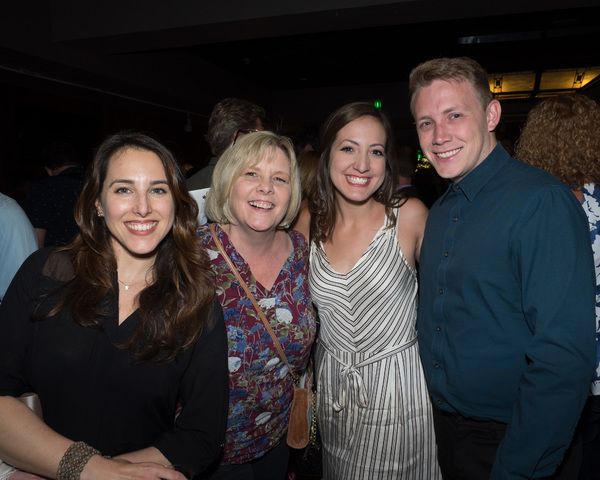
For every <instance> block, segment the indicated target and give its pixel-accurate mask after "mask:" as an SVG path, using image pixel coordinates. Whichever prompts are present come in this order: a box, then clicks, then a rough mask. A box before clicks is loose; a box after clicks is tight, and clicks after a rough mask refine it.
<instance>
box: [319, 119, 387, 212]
mask: <svg viewBox="0 0 600 480" xmlns="http://www.w3.org/2000/svg"><path fill="white" fill-rule="evenodd" d="M386 140H387V139H386V135H385V130H384V129H383V126H382V125H381V123H380V122H379V120H377V119H376V118H374V117H371V116H364V117H360V118H357V119H356V120H353V121H352V122H350V123H348V124H347V125H346V126H344V127H343V128H342V129H340V131H339V132H338V133H337V135H336V137H335V140H334V142H333V145H332V147H331V157H330V158H331V160H330V165H329V175H330V177H331V181H332V183H333V185H334V187H335V189H336V193H337V196H338V197H341V198H343V199H345V200H347V201H349V202H352V203H362V202H365V201H367V200H369V199H370V198H371V197H372V196H373V194H374V193H375V192H376V191H377V189H378V188H379V187H380V186H381V184H382V183H383V180H384V178H385V162H386V158H385V153H386V152H385V145H386Z"/></svg>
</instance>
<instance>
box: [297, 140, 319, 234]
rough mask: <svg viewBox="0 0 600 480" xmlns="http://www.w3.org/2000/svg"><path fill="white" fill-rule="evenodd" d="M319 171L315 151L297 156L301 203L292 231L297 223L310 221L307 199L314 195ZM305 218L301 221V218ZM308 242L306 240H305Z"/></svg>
mask: <svg viewBox="0 0 600 480" xmlns="http://www.w3.org/2000/svg"><path fill="white" fill-rule="evenodd" d="M318 170H319V154H318V153H317V152H316V151H315V150H307V151H305V152H302V153H301V154H300V155H298V172H299V173H300V185H301V187H302V202H300V211H299V213H298V217H296V220H294V222H292V227H291V228H292V229H294V230H298V228H297V227H298V224H299V222H300V223H302V222H307V221H310V215H309V213H308V204H309V198H311V197H312V196H313V195H315V193H316V190H317V172H318ZM303 217H304V218H305V219H304V220H302V218H303ZM307 240H308V238H307Z"/></svg>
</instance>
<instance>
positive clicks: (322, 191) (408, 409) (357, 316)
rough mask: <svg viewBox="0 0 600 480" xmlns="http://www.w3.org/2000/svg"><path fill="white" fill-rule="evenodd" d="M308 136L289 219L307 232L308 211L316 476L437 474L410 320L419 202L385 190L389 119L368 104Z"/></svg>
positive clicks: (345, 479)
mask: <svg viewBox="0 0 600 480" xmlns="http://www.w3.org/2000/svg"><path fill="white" fill-rule="evenodd" d="M320 142H321V143H320V163H319V170H318V173H317V185H316V191H317V192H318V194H316V195H314V196H313V197H311V198H310V208H309V209H305V212H306V211H308V210H309V211H310V214H308V215H303V217H302V218H301V221H300V222H299V224H298V228H300V229H303V228H304V230H303V231H302V233H303V234H304V235H305V237H306V238H308V237H309V231H308V228H307V227H304V226H305V225H307V223H308V222H307V221H306V218H307V217H308V218H309V222H310V235H311V238H312V241H311V255H310V274H309V286H310V291H311V295H312V297H313V302H314V304H315V306H316V309H317V313H318V316H319V321H320V330H319V339H318V342H317V344H316V366H317V377H316V384H317V389H318V396H317V416H318V422H317V423H318V425H319V428H320V433H321V441H322V446H323V474H324V478H326V479H328V480H336V479H339V480H352V479H355V480H364V479H367V478H368V479H370V480H373V479H397V478H403V479H412V480H419V479H428V480H434V479H438V478H440V476H439V468H438V465H437V457H436V446H435V436H434V433H433V419H432V415H431V405H430V401H429V395H428V392H427V385H426V383H425V377H424V375H423V370H422V366H421V360H420V358H419V349H418V345H417V332H416V329H415V323H416V315H417V309H416V307H417V289H418V286H417V272H416V266H417V262H418V261H419V250H420V246H421V239H422V235H423V229H424V228H425V220H426V218H427V208H425V206H424V205H423V204H422V203H421V202H420V201H419V200H417V199H416V198H407V197H405V196H403V195H402V194H399V195H396V194H395V193H394V189H395V186H396V171H395V148H394V139H393V134H392V128H391V124H390V121H389V119H388V117H387V116H386V114H385V113H384V112H383V111H382V110H380V109H377V108H375V107H374V106H373V105H372V104H371V103H367V102H356V103H351V104H348V105H345V106H343V107H341V108H339V109H338V110H336V111H335V112H334V113H332V114H331V116H330V117H329V118H328V119H327V121H326V122H325V124H324V126H323V128H322V133H321V136H320Z"/></svg>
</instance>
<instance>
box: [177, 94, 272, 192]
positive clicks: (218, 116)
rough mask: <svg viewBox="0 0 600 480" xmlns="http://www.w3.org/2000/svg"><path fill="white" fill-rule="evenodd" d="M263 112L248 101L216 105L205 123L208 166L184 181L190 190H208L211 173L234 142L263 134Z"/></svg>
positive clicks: (230, 99) (236, 100)
mask: <svg viewBox="0 0 600 480" xmlns="http://www.w3.org/2000/svg"><path fill="white" fill-rule="evenodd" d="M264 120H265V110H264V108H262V107H259V106H258V105H255V104H254V103H252V102H249V101H248V100H243V99H239V98H225V99H224V100H221V101H220V102H219V103H217V104H216V105H215V106H214V108H213V110H212V112H211V114H210V118H209V119H208V131H207V133H206V141H207V142H208V145H209V147H210V151H211V153H212V154H213V157H212V158H211V159H210V161H209V162H208V165H207V166H206V167H204V168H203V169H202V170H200V171H199V172H197V173H195V174H193V175H192V176H191V177H189V178H188V180H187V185H188V188H189V189H190V190H201V189H205V188H208V187H210V183H211V179H212V174H213V170H214V169H215V166H216V165H217V162H218V160H219V158H220V157H221V155H223V152H225V150H226V149H227V147H229V145H231V144H232V143H233V142H235V141H236V139H238V138H241V137H243V136H244V135H246V134H248V133H252V132H258V131H261V130H264V129H265V128H264V125H263V122H264Z"/></svg>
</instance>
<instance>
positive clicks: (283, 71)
mask: <svg viewBox="0 0 600 480" xmlns="http://www.w3.org/2000/svg"><path fill="white" fill-rule="evenodd" d="M599 39H600V7H587V8H575V9H561V10H552V11H535V12H527V13H519V14H508V15H498V16H484V17H477V18H458V19H451V20H439V21H434V22H418V23H404V24H401V25H391V26H387V25H384V26H378V27H370V28H360V29H353V30H341V31H332V32H318V33H306V34H298V35H289V36H277V37H268V38H253V39H244V40H239V41H228V42H227V41H226V42H220V43H209V44H204V45H195V46H190V47H184V48H183V50H184V51H185V52H187V53H190V54H191V55H193V56H195V57H197V58H199V59H202V60H204V61H206V62H209V63H212V64H215V65H218V66H220V67H221V68H223V69H224V70H226V71H229V72H232V73H234V74H236V75H238V76H240V77H242V78H244V79H247V80H249V81H252V82H253V83H256V84H259V85H262V86H264V87H267V88H269V89H271V90H281V89H295V88H303V87H335V86H341V85H346V86H347V85H361V84H362V85H364V84H370V83H388V82H404V81H406V79H407V77H408V74H409V73H410V70H411V68H412V67H414V66H415V65H417V64H418V63H420V62H422V61H424V60H427V59H430V58H435V57H439V56H463V55H464V56H470V57H473V58H476V59H478V60H479V61H480V62H481V63H482V64H484V66H485V67H486V69H487V70H488V72H489V73H500V72H515V71H524V70H527V71H529V70H533V71H536V72H541V71H543V70H547V69H560V68H574V67H591V66H598V65H600V55H599V47H600V40H599Z"/></svg>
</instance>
